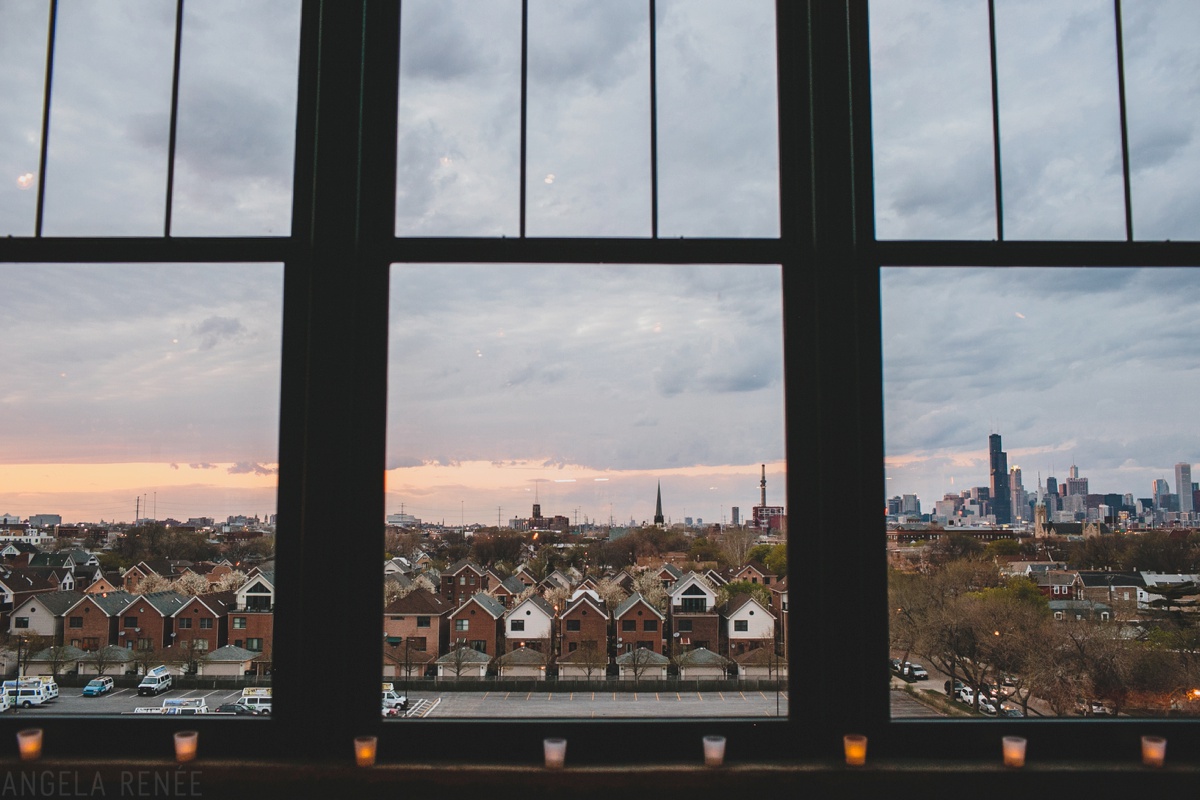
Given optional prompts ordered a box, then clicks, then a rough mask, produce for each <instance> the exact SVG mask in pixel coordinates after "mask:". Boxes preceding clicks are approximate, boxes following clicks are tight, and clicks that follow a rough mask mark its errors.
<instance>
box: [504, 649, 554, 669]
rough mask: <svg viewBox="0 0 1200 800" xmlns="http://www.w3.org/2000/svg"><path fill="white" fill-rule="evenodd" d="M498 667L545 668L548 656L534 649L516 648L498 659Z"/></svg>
mask: <svg viewBox="0 0 1200 800" xmlns="http://www.w3.org/2000/svg"><path fill="white" fill-rule="evenodd" d="M496 665H497V666H501V667H544V666H545V665H546V656H545V654H544V653H539V652H538V651H537V650H534V649H533V648H532V647H514V648H513V649H512V650H509V651H508V652H507V653H505V654H504V655H502V656H500V657H499V658H497V659H496Z"/></svg>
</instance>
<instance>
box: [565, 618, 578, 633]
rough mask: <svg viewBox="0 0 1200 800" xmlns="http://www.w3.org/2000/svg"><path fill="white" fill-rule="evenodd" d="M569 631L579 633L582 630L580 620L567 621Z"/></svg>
mask: <svg viewBox="0 0 1200 800" xmlns="http://www.w3.org/2000/svg"><path fill="white" fill-rule="evenodd" d="M567 630H568V631H578V630H580V620H577V619H569V620H567Z"/></svg>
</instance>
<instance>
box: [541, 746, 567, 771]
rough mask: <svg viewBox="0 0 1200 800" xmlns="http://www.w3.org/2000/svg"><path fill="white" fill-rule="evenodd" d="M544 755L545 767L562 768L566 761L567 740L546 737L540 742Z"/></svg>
mask: <svg viewBox="0 0 1200 800" xmlns="http://www.w3.org/2000/svg"><path fill="white" fill-rule="evenodd" d="M542 750H543V752H544V753H545V756H546V769H562V767H563V764H565V763H566V762H567V740H566V739H546V740H544V741H543V742H542Z"/></svg>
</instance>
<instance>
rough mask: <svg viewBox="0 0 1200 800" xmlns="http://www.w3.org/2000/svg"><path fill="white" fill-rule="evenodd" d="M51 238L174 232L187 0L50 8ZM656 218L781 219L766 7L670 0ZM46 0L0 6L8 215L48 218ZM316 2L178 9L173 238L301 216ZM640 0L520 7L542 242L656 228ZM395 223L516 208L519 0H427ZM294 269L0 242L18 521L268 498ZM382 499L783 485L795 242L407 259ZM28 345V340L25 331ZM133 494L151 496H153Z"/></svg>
mask: <svg viewBox="0 0 1200 800" xmlns="http://www.w3.org/2000/svg"><path fill="white" fill-rule="evenodd" d="M59 7H60V13H59V18H58V31H57V37H58V38H57V40H58V46H57V50H56V55H55V82H54V95H53V101H52V105H51V112H50V120H51V125H50V134H49V140H48V154H49V155H48V165H47V170H46V187H45V194H46V203H45V225H44V231H45V233H46V234H47V235H65V236H71V235H148V236H154V235H161V232H162V228H163V208H164V186H165V181H166V159H167V137H168V133H169V116H168V111H169V105H168V103H169V96H170V63H171V57H172V50H171V42H172V36H173V5H172V4H162V3H160V2H157V1H156V0H148V1H143V2H140V3H139V2H120V3H117V2H113V0H99V1H98V2H94V3H71V2H63V3H60V5H59ZM658 7H659V16H658V65H659V67H658V69H659V89H658V96H659V152H660V157H659V182H660V187H659V191H660V204H659V224H660V234H661V235H664V236H683V235H692V236H696V235H701V236H704V235H722V236H775V235H777V234H778V230H779V219H778V209H777V207H778V188H777V172H778V169H777V163H778V146H777V141H776V138H775V129H776V118H775V107H774V103H775V82H774V76H773V74H772V70H773V66H774V32H773V28H772V22H771V10H772V5H771V3H769V2H763V0H757V1H756V2H750V3H740V4H738V5H737V7H736V8H732V7H730V6H728V5H727V4H722V3H717V2H694V1H692V2H669V1H668V2H660V3H659V4H658ZM47 8H48V4H47V3H45V2H36V1H35V0H26V2H21V3H4V4H2V5H0V95H2V96H4V97H6V98H10V100H9V101H8V104H9V112H10V113H7V114H6V115H4V116H3V117H0V175H4V176H5V178H4V182H3V184H2V186H0V235H15V236H28V235H31V234H32V232H33V224H34V222H33V221H34V214H35V203H36V195H37V173H38V169H37V165H38V149H39V144H40V141H41V138H40V137H41V131H40V126H41V102H42V92H43V86H42V81H43V65H44V60H45V47H46V45H45V39H46V37H45V29H46V17H47ZM298 8H299V4H298V3H296V2H283V1H282V0H276V1H274V2H270V3H254V4H246V3H242V2H233V1H232V0H226V1H225V2H211V0H209V1H207V2H204V3H199V2H193V3H188V4H187V5H186V12H185V19H184V34H183V45H182V51H181V53H182V54H181V80H180V113H179V132H178V148H177V155H176V177H175V193H174V202H173V205H172V233H174V234H176V235H273V234H281V233H285V232H286V231H287V230H288V226H289V224H290V202H291V190H290V182H291V159H292V154H293V147H292V141H291V137H292V126H293V124H294V118H295V69H296V51H297V44H298V19H299V18H298V13H297V12H298ZM646 9H647V5H646V4H645V3H644V2H642V0H621V1H614V2H606V3H602V4H597V3H592V2H558V1H556V2H548V0H534V2H531V3H530V55H529V62H530V80H529V158H528V171H527V175H526V178H527V186H528V212H527V233H528V234H529V235H531V236H546V235H553V236H559V235H567V236H571V235H595V236H646V235H649V234H650V219H651V217H650V179H649V174H650V172H649V171H650V139H649V133H648V130H649V106H650V100H649V82H648V64H649V24H648V17H647V10H646ZM401 36H402V38H401V48H402V65H401V81H400V108H399V119H400V125H399V138H398V143H397V147H398V153H399V158H398V171H397V182H398V192H397V217H396V229H397V233H398V234H399V235H467V236H513V235H517V234H518V233H519V230H518V224H519V223H518V219H519V216H518V199H519V188H520V181H521V175H520V174H519V165H520V158H519V155H520V154H519V146H518V142H519V140H518V132H519V113H518V112H519V87H520V49H519V47H520V3H519V2H517V0H504V1H503V2H492V1H489V2H478V0H476V2H453V3H447V2H440V0H439V2H428V1H427V2H406V3H405V4H404V8H403V19H402V34H401ZM281 288H282V265H223V266H221V265H188V266H178V265H174V266H173V265H142V266H130V265H103V266H83V265H49V266H33V265H6V266H4V267H2V268H0V297H4V298H5V304H6V308H7V309H8V311H9V313H8V314H7V315H5V316H4V317H3V318H0V327H2V329H3V332H4V336H5V340H6V341H7V342H9V343H10V346H6V347H5V349H4V350H3V351H2V354H0V369H2V370H3V373H4V374H5V376H6V389H5V390H4V391H2V392H0V408H2V409H3V411H2V412H0V512H2V513H11V514H16V515H19V516H21V517H28V516H29V515H31V514H42V513H57V514H61V515H62V516H63V517H64V519H65V520H66V521H99V520H114V519H115V520H131V519H132V518H133V516H134V513H135V509H137V508H138V507H139V505H140V506H141V513H143V514H145V513H146V510H147V507H149V509H150V514H151V515H153V516H157V517H159V518H164V517H167V516H171V517H174V518H176V519H181V520H182V519H186V518H188V517H190V516H202V515H203V516H213V517H216V518H218V519H222V518H224V517H225V516H227V515H232V514H258V515H263V514H269V513H273V512H274V505H275V500H274V491H275V480H276V472H277V463H276V461H277V458H278V456H277V448H278V443H277V430H276V428H277V418H278V408H279V396H278V395H279V389H278V384H279V347H280V337H279V324H280V304H281ZM391 320H392V327H391V334H390V343H389V346H390V348H391V352H392V358H391V362H390V365H389V428H388V455H387V458H388V473H387V476H386V479H387V486H388V495H387V508H386V512H387V513H395V512H399V511H401V510H403V511H405V512H407V513H412V514H416V515H417V516H420V517H422V518H424V519H426V520H429V521H442V520H445V521H446V522H447V523H455V522H458V521H460V520H461V521H465V522H467V523H471V522H480V523H484V524H493V523H494V522H495V521H496V519H497V518H502V521H503V522H504V523H507V521H508V519H509V518H510V517H512V516H528V515H529V514H530V513H531V511H532V504H533V502H534V499H535V498H537V499H539V500H540V501H541V504H542V507H543V512H544V513H545V514H548V515H549V514H562V515H565V516H570V517H572V518H573V519H578V520H579V521H581V522H582V521H584V519H589V520H599V521H604V522H607V521H608V520H609V519H610V518H611V519H613V520H614V521H616V522H617V523H618V524H620V523H627V522H629V521H631V520H632V521H635V522H640V521H643V520H649V519H651V518H652V516H653V514H654V500H655V493H656V490H657V487H658V486H659V485H660V484H661V486H662V492H663V500H664V511H665V513H666V515H667V516H668V517H669V518H671V519H672V520H682V519H683V518H684V517H685V516H691V517H696V518H703V519H706V520H707V521H710V522H715V521H720V520H722V519H723V518H724V519H728V518H729V517H730V516H731V514H732V511H731V509H732V507H733V506H740V507H741V509H742V513H743V515H744V514H746V513H748V511H749V508H750V506H752V505H753V504H754V503H756V502H757V500H758V496H759V486H758V484H759V478H760V470H761V469H762V467H761V465H766V467H767V475H768V481H769V500H770V501H771V502H773V503H780V504H782V503H783V498H784V494H785V491H786V465H785V464H784V461H783V453H784V442H783V437H784V434H783V389H782V378H783V376H782V341H781V330H782V308H781V294H780V275H779V269H778V267H775V266H749V267H748V266H729V265H692V266H681V267H662V266H658V267H651V268H645V267H612V266H599V265H595V266H588V265H584V266H563V265H543V266H536V267H534V266H528V265H512V266H505V267H494V266H493V267H490V268H486V269H485V268H481V267H479V266H478V265H438V266H433V265H396V266H395V267H394V268H393V273H392V311H391ZM14 342H17V343H19V346H11V343H14ZM139 498H140V499H139Z"/></svg>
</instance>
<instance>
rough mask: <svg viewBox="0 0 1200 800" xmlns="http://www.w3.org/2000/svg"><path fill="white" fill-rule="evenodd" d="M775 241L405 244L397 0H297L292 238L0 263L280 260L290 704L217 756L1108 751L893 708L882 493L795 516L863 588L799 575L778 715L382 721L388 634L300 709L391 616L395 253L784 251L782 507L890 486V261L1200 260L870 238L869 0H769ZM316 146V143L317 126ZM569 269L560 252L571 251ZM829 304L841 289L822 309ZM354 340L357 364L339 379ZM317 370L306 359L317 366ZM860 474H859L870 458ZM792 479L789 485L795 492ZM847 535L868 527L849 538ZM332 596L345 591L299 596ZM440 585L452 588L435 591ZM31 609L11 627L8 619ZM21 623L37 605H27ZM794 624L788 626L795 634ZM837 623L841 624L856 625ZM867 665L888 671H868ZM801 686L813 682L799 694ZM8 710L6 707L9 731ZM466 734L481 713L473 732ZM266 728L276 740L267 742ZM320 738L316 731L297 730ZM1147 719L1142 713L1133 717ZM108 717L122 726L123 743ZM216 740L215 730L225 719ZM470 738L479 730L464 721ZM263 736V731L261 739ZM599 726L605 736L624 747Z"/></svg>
mask: <svg viewBox="0 0 1200 800" xmlns="http://www.w3.org/2000/svg"><path fill="white" fill-rule="evenodd" d="M776 17H777V43H778V48H777V49H778V96H779V99H780V102H779V111H778V118H779V141H780V145H779V154H780V160H779V164H780V216H781V225H780V231H781V233H780V236H779V237H778V238H772V239H675V240H662V239H657V238H653V237H651V238H643V239H624V238H610V239H586V238H580V239H552V238H547V239H527V238H524V237H520V238H508V239H502V240H497V239H482V238H422V239H416V238H408V239H398V238H397V237H396V236H395V235H394V208H395V191H394V176H395V174H396V169H395V166H396V157H395V142H396V109H397V100H396V98H397V89H398V86H397V80H398V79H397V71H398V66H397V65H398V49H399V43H398V37H397V35H396V32H397V30H398V26H399V9H398V5H397V4H394V3H384V2H373V0H345V2H339V3H319V2H317V0H304V3H303V20H302V25H301V44H300V69H299V76H298V81H299V97H298V109H297V129H296V130H297V137H296V158H295V164H296V170H295V176H294V186H295V190H294V197H293V209H294V210H293V221H292V231H291V235H290V236H284V237H213V238H196V237H165V236H164V237H161V238H155V237H128V238H115V237H114V238H105V237H78V238H66V237H41V236H35V237H11V238H5V239H0V263H21V264H30V265H31V266H30V268H31V269H36V268H37V265H38V264H49V263H61V262H70V263H123V262H129V263H134V262H139V263H147V262H154V263H162V264H164V267H163V269H164V273H165V274H169V271H170V265H171V264H173V263H205V262H226V263H282V264H283V265H284V287H283V305H284V315H283V319H284V321H283V337H282V338H283V347H282V370H281V371H282V378H281V397H282V398H283V402H282V403H281V408H280V419H279V431H280V439H279V464H280V471H279V490H278V513H279V519H280V532H281V535H280V536H279V537H278V540H277V541H278V553H277V559H276V575H277V578H278V583H277V587H276V588H277V591H278V600H279V602H278V603H277V604H276V610H275V615H276V616H275V628H274V640H273V644H272V657H273V659H274V660H275V661H276V662H278V663H280V664H287V665H289V668H288V669H287V670H280V671H279V672H278V673H277V674H276V675H275V676H274V679H273V687H274V695H275V696H276V697H278V698H279V701H280V702H279V703H278V704H276V706H275V708H274V709H273V711H274V713H273V715H272V716H271V717H269V718H256V719H253V720H246V721H241V722H239V724H221V723H224V722H225V721H223V720H202V719H195V720H192V721H190V722H189V725H192V724H194V726H195V727H196V728H198V729H202V730H204V731H207V732H206V733H205V736H204V740H205V741H206V742H207V743H208V744H206V745H205V747H206V753H207V755H209V756H216V757H221V756H233V757H236V756H238V755H241V754H244V753H245V752H247V748H250V747H253V748H255V752H256V753H258V754H259V755H260V756H262V757H266V758H270V757H275V758H281V759H287V758H305V757H312V758H326V757H327V756H328V752H329V750H328V742H330V741H345V742H349V741H350V740H351V739H352V738H353V737H354V736H356V735H361V734H362V733H364V732H366V731H376V732H378V734H379V735H380V737H381V741H380V749H381V752H384V753H398V752H403V753H405V757H406V758H409V759H421V758H426V759H434V760H436V759H439V758H442V757H444V754H445V753H447V752H454V751H456V748H459V747H460V746H461V737H462V735H463V732H464V731H465V730H468V729H469V730H471V731H472V732H477V733H478V735H480V736H481V740H483V741H487V742H488V743H489V745H488V749H487V752H486V754H481V755H484V756H485V757H486V758H487V759H488V760H512V759H520V760H522V761H525V760H528V754H529V753H535V752H540V748H541V742H540V740H541V739H542V738H543V737H544V736H547V735H556V736H559V735H564V736H567V737H568V738H569V739H570V740H571V742H572V753H575V754H578V755H577V756H573V758H578V759H579V761H581V762H582V761H586V760H589V759H591V760H601V759H602V760H614V759H615V760H619V761H621V762H623V763H632V762H638V761H646V760H654V761H671V760H678V761H681V762H683V761H691V760H693V759H694V756H695V753H694V751H695V749H696V739H697V737H698V735H702V734H711V733H719V734H723V735H725V736H727V737H729V738H730V741H736V742H738V752H741V753H752V754H753V757H754V758H755V759H756V760H788V759H796V758H801V757H819V758H834V757H836V755H837V754H838V752H839V750H840V747H841V736H842V734H844V733H846V732H849V731H859V732H863V733H867V734H868V735H869V736H870V737H871V748H872V753H878V754H881V755H884V756H905V755H911V756H918V757H928V756H929V754H930V753H936V754H937V755H938V757H939V758H945V759H949V758H955V757H970V758H976V759H979V758H985V759H989V760H990V759H992V758H993V757H994V755H995V754H994V751H995V750H996V738H997V737H998V736H1000V735H1001V734H1002V733H1010V732H1014V733H1022V734H1023V735H1027V736H1030V737H1032V738H1037V739H1038V748H1039V758H1040V757H1046V758H1053V757H1056V756H1058V757H1061V756H1069V755H1081V756H1085V757H1086V756H1093V757H1094V754H1095V753H1097V752H1110V753H1111V752H1117V751H1118V750H1119V749H1120V748H1122V747H1124V746H1125V743H1126V740H1128V739H1129V738H1130V737H1131V736H1132V735H1133V733H1132V731H1131V730H1130V726H1127V725H1124V724H1121V723H1117V724H1110V723H1093V722H1080V723H1077V724H1073V725H1072V726H1071V734H1070V735H1069V736H1061V735H1059V736H1052V735H1049V730H1050V729H1049V727H1047V726H1042V727H1040V728H1039V727H1038V726H1037V723H1035V722H1020V721H1012V722H1007V721H1006V722H999V721H995V720H981V721H979V722H975V721H965V722H959V721H954V722H951V721H892V720H891V719H890V711H889V702H888V698H889V695H888V690H887V687H886V681H885V680H884V675H885V673H884V672H883V666H882V665H883V663H884V660H883V656H884V654H885V653H886V651H887V615H886V602H887V601H886V564H885V560H884V546H883V545H884V529H883V523H882V520H881V519H879V514H878V504H877V503H875V502H866V503H863V504H861V505H862V507H861V508H849V509H847V508H844V507H842V506H839V507H837V508H832V507H830V506H833V505H834V504H817V505H816V507H815V508H813V509H812V510H811V512H810V513H808V512H806V515H805V521H804V522H805V524H804V530H803V532H802V534H800V535H801V536H802V539H803V542H804V554H805V557H806V561H807V562H808V563H812V564H820V565H832V564H838V565H851V564H852V565H855V574H854V581H855V584H854V591H849V592H847V591H844V589H845V586H844V585H843V584H841V583H840V581H838V580H835V578H834V576H833V575H832V574H831V573H832V572H833V570H825V569H815V570H812V571H811V572H806V577H805V581H804V582H803V583H802V584H801V585H800V587H799V590H800V591H801V592H802V597H801V604H800V607H801V608H806V607H809V606H811V607H813V608H821V609H826V610H828V609H829V598H831V597H835V596H836V597H837V613H819V614H805V615H803V617H804V618H803V620H802V621H801V619H800V618H799V616H797V618H796V619H791V617H789V625H790V626H791V628H790V630H789V634H790V636H789V640H790V641H792V642H797V643H799V642H802V641H803V642H813V643H816V647H815V652H816V653H818V654H819V653H820V652H821V650H820V648H821V646H822V645H821V643H823V642H837V654H836V655H837V665H838V668H837V669H828V668H826V667H827V662H828V661H829V659H826V658H821V657H813V658H804V659H797V660H796V661H795V662H794V663H793V664H792V666H791V669H790V670H789V679H788V680H789V684H788V686H789V690H790V691H789V694H790V696H791V697H793V698H796V700H795V701H794V707H793V710H792V713H791V715H790V716H789V717H786V718H783V719H778V720H775V719H767V720H736V719H733V720H731V719H719V718H718V719H705V720H703V721H686V720H654V719H651V720H638V721H636V722H633V721H628V722H620V721H614V722H611V723H606V724H603V725H601V724H598V723H591V722H587V721H584V720H557V719H556V720H549V721H547V720H542V721H538V720H521V721H513V720H497V719H485V720H479V719H476V720H470V721H453V720H425V721H422V723H421V724H420V725H419V726H418V725H404V724H397V725H389V724H386V723H384V722H383V721H382V720H381V719H380V716H379V710H378V695H377V693H378V690H377V689H376V688H375V686H377V685H378V683H379V674H380V667H379V665H380V663H381V661H382V647H383V643H382V640H381V639H380V638H379V637H365V638H360V637H355V636H344V637H339V638H338V641H339V646H340V647H341V648H342V649H341V651H340V652H341V661H340V666H339V670H340V673H339V685H340V687H341V689H342V695H341V696H340V698H339V702H338V703H336V704H333V703H327V704H316V705H313V704H311V703H308V702H306V698H307V697H309V695H310V694H311V687H312V686H314V685H321V684H322V682H323V681H326V680H327V677H328V674H327V670H328V665H327V664H326V663H325V662H324V661H323V660H322V659H314V658H312V657H311V647H312V641H313V639H312V634H313V632H314V631H317V632H325V634H326V635H330V636H332V635H335V633H336V632H337V631H341V630H344V628H345V610H344V609H345V608H347V607H348V608H352V609H353V608H358V609H367V608H381V607H382V605H383V603H382V597H383V586H382V581H364V580H361V576H363V575H375V574H377V573H378V566H379V565H378V553H379V552H380V551H381V550H382V541H383V526H382V525H381V524H379V521H380V520H381V519H382V517H383V513H382V512H383V509H384V507H385V503H384V495H383V479H382V476H383V474H384V466H385V459H384V439H385V437H384V436H383V435H382V433H383V431H384V427H385V420H386V372H387V341H388V330H387V325H388V308H387V298H388V279H389V269H390V265H391V264H393V263H422V264H437V263H455V262H468V263H490V264H498V265H503V264H515V263H555V264H564V265H571V264H592V263H597V262H608V263H624V264H687V263H728V264H739V263H743V264H779V265H780V266H781V274H782V285H783V304H784V334H783V336H784V343H785V386H786V398H787V437H788V438H787V463H788V465H789V475H788V507H790V508H793V509H799V508H805V509H809V508H810V505H811V504H808V503H806V502H805V495H807V496H814V495H815V496H829V495H832V494H833V493H834V492H837V491H840V489H841V487H842V485H843V482H844V476H846V475H855V476H857V477H856V485H857V486H859V487H860V489H861V491H862V493H863V496H864V497H867V498H873V497H877V498H883V497H884V496H885V491H884V483H883V470H882V464H883V423H882V416H883V409H882V397H883V387H882V378H881V368H882V357H881V348H880V327H879V299H880V298H879V274H880V273H879V270H880V267H881V266H882V265H888V266H908V265H912V266H918V265H919V266H935V267H936V266H945V267H955V266H966V267H969V266H1000V267H1003V266H1043V267H1045V266H1048V267H1070V266H1079V265H1090V266H1131V265H1132V266H1149V267H1154V266H1196V265H1200V246H1198V245H1197V243H1195V242H1015V241H997V242H973V241H972V242H964V241H939V242H926V241H888V242H879V241H876V239H875V237H874V228H873V213H874V209H873V197H872V176H871V130H870V81H869V49H868V31H867V0H819V1H818V0H807V1H806V0H778V2H777V3H776ZM318 140H319V141H320V143H321V147H320V150H319V151H318V149H317V147H316V143H317V141H318ZM565 268H569V266H568V267H565ZM827 298H838V302H836V303H832V302H823V300H824V299H827ZM346 353H355V354H356V369H355V370H354V372H353V374H352V375H351V376H350V377H348V378H347V380H351V381H352V382H353V385H354V391H347V387H346V385H345V382H344V381H329V380H327V379H325V376H328V375H333V374H345V372H344V370H343V369H342V367H343V365H344V357H345V354H346ZM310 376H318V377H315V378H312V379H310ZM864 465H868V468H867V469H864ZM802 492H803V494H802ZM848 529H851V530H857V531H864V532H877V533H871V534H869V535H860V536H845V535H844V532H845V531H846V530H848ZM330 530H352V531H355V532H356V533H355V542H356V544H357V545H358V546H355V547H347V548H344V549H343V550H342V551H340V553H339V558H338V559H333V560H330V559H328V558H327V550H326V549H325V545H326V541H325V538H324V537H326V536H327V535H328V531H330ZM312 586H329V587H336V595H335V596H334V597H322V598H314V597H313V596H312V594H311V592H306V591H305V589H306V588H309V587H312ZM447 589H449V587H447ZM21 619H22V618H18V619H17V620H14V627H18V626H19V624H20V621H21ZM23 619H24V621H25V622H26V624H28V618H27V617H26V618H23ZM801 624H803V628H802V627H801ZM847 631H852V632H854V635H852V636H848V635H847ZM877 665H878V666H877ZM801 698H803V699H802V700H801ZM167 722H169V721H167V720H141V719H139V720H136V721H132V720H123V719H115V718H111V717H66V716H63V717H48V718H46V719H45V720H44V721H40V724H42V725H43V727H44V728H45V729H46V735H47V736H48V737H50V738H51V740H52V741H54V742H55V748H56V752H58V753H62V754H65V755H69V754H83V753H86V754H89V755H111V756H121V755H124V754H127V752H128V750H127V748H128V745H127V742H126V740H127V739H128V736H126V735H125V734H130V735H132V736H134V737H135V738H136V739H137V740H138V741H142V742H146V743H149V742H152V741H158V740H159V739H163V740H166V737H167V734H168V732H169V731H170V730H171V726H170V725H169V724H164V723H167ZM11 724H12V725H15V724H17V723H15V722H13V723H11ZM467 726H470V727H469V728H468V727H467ZM1152 727H1153V729H1154V731H1153V732H1165V733H1166V735H1167V736H1169V737H1170V738H1171V742H1172V749H1173V751H1174V752H1186V751H1188V750H1189V749H1194V747H1195V745H1196V744H1197V742H1198V741H1200V735H1198V733H1197V732H1198V731H1200V725H1197V724H1196V723H1190V722H1186V721H1181V720H1155V721H1154V722H1153V726H1152ZM264 729H269V731H270V733H271V735H270V736H269V737H264V736H263V732H264ZM312 730H321V731H323V732H324V735H323V736H321V737H312V736H310V735H308V732H310V731H312ZM1137 730H1142V727H1138V728H1137ZM114 731H120V733H121V735H118V736H114V735H112V733H113V732H114ZM218 731H219V732H218ZM472 735H475V734H474V733H473V734H472ZM264 742H266V744H264ZM613 742H620V743H621V746H620V747H614V746H613Z"/></svg>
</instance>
